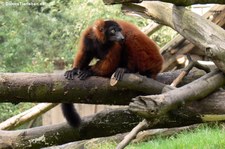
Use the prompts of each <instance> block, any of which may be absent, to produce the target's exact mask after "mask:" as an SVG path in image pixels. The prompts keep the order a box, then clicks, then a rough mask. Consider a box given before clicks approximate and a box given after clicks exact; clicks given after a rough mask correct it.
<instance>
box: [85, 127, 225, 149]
mask: <svg viewBox="0 0 225 149" xmlns="http://www.w3.org/2000/svg"><path fill="white" fill-rule="evenodd" d="M224 137H225V132H224V128H222V127H221V126H218V125H214V126H211V127H210V126H208V125H207V124H205V125H203V126H201V127H199V128H197V129H195V130H193V131H185V132H182V133H178V134H176V135H173V136H170V137H161V136H158V137H155V138H152V139H151V140H149V141H148V142H144V143H139V144H131V145H129V146H128V147H126V149H223V148H224V146H225V140H224ZM88 147H90V149H92V147H93V148H98V149H106V148H107V149H113V148H115V147H116V143H115V142H103V143H102V144H95V145H93V144H90V145H88Z"/></svg>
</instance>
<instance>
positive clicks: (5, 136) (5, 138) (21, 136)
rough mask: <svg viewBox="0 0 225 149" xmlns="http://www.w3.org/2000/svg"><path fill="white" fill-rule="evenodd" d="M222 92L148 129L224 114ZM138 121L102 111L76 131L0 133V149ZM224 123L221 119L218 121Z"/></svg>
mask: <svg viewBox="0 0 225 149" xmlns="http://www.w3.org/2000/svg"><path fill="white" fill-rule="evenodd" d="M224 97H225V91H222V90H221V91H218V92H216V93H213V94H211V95H210V96H208V97H206V98H204V99H203V100H200V101H195V102H194V103H190V104H188V105H185V106H182V107H180V108H179V109H177V110H174V111H172V112H170V113H169V114H168V115H165V116H164V117H163V118H161V119H160V121H159V123H157V124H155V125H154V126H151V128H169V127H180V126H185V125H191V124H195V123H202V122H204V120H205V119H204V118H205V117H207V115H224V114H225V108H224V106H225V100H224ZM141 119H142V118H140V117H138V116H137V115H135V114H134V113H131V111H129V110H128V109H127V108H119V109H114V110H105V111H102V112H100V113H98V114H96V115H93V116H90V117H86V118H84V119H83V120H82V124H81V127H80V129H79V130H78V129H74V128H72V127H70V126H68V125H67V124H66V123H61V124H57V125H51V126H41V127H36V128H31V129H23V130H14V131H0V148H2V149H6V148H7V149H8V148H15V149H16V148H41V147H45V146H53V145H60V144H65V143H67V142H71V141H76V140H84V139H90V138H95V137H104V136H110V135H114V134H117V133H123V132H128V131H130V130H131V129H132V128H133V127H134V126H136V125H137V124H138V123H139V122H140V121H141ZM220 120H225V119H220Z"/></svg>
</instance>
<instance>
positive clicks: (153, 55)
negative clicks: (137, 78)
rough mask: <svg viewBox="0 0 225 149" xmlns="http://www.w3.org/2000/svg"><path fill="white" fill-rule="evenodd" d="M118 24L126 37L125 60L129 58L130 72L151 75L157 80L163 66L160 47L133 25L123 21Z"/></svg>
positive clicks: (118, 21) (128, 66)
mask: <svg viewBox="0 0 225 149" xmlns="http://www.w3.org/2000/svg"><path fill="white" fill-rule="evenodd" d="M116 22H117V23H119V25H120V27H121V28H122V33H123V35H124V37H125V41H124V47H123V48H124V49H123V50H125V51H126V52H125V54H124V57H123V58H125V57H127V68H128V70H129V71H131V72H139V73H140V74H144V75H146V73H150V76H151V77H152V78H154V79H155V78H156V75H157V74H158V73H159V72H160V70H161V69H162V64H163V58H162V56H161V55H160V53H159V48H158V46H157V45H156V44H155V43H154V41H153V40H151V39H150V38H149V37H148V36H147V35H145V34H144V33H142V32H141V31H140V30H139V29H138V28H137V27H136V26H134V25H133V24H131V23H128V22H125V21H121V20H117V21H116ZM123 58H122V59H123Z"/></svg>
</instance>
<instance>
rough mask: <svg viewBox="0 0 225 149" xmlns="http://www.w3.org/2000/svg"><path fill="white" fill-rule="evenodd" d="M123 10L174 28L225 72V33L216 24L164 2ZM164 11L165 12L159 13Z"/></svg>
mask: <svg viewBox="0 0 225 149" xmlns="http://www.w3.org/2000/svg"><path fill="white" fill-rule="evenodd" d="M123 9H126V10H129V11H135V12H136V13H138V14H140V15H143V16H144V17H147V18H151V19H154V20H156V21H157V22H160V23H161V24H164V25H167V26H170V27H172V28H173V29H174V30H176V31H178V32H179V33H180V34H181V35H182V36H184V37H185V38H186V39H187V40H189V41H190V42H192V43H193V44H194V45H196V46H198V47H199V48H200V49H202V50H203V51H204V52H205V55H206V56H207V57H209V58H211V59H212V60H213V62H214V63H215V64H216V65H217V67H218V68H219V69H220V70H221V71H223V72H225V44H224V42H223V41H225V31H224V30H223V29H222V28H221V27H219V26H217V25H216V24H214V23H212V22H210V21H208V20H206V19H204V18H203V17H201V16H199V15H197V14H195V13H193V12H191V11H190V10H188V9H185V8H184V7H177V6H175V5H172V4H169V3H163V2H146V1H144V2H142V3H141V4H138V5H136V4H126V5H124V7H123ZM158 10H164V11H158Z"/></svg>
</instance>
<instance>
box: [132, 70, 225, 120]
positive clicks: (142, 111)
mask: <svg viewBox="0 0 225 149" xmlns="http://www.w3.org/2000/svg"><path fill="white" fill-rule="evenodd" d="M224 85H225V75H224V74H223V73H222V72H218V71H213V72H211V73H209V74H206V75H205V76H203V77H201V78H199V79H197V80H195V81H193V82H191V83H189V84H187V85H185V86H182V87H180V88H177V89H174V90H172V91H168V92H166V93H163V94H160V95H149V96H138V97H136V98H134V99H133V102H131V103H130V110H131V111H133V112H136V113H137V114H139V115H141V116H143V117H145V118H147V119H148V118H159V117H161V116H163V115H165V114H167V113H168V112H169V111H171V110H174V109H176V108H178V107H179V106H181V105H182V104H185V103H187V102H190V101H195V100H199V99H202V98H204V97H206V96H208V95H209V94H211V93H212V92H214V91H215V90H217V89H219V88H220V87H223V86H224Z"/></svg>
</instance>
